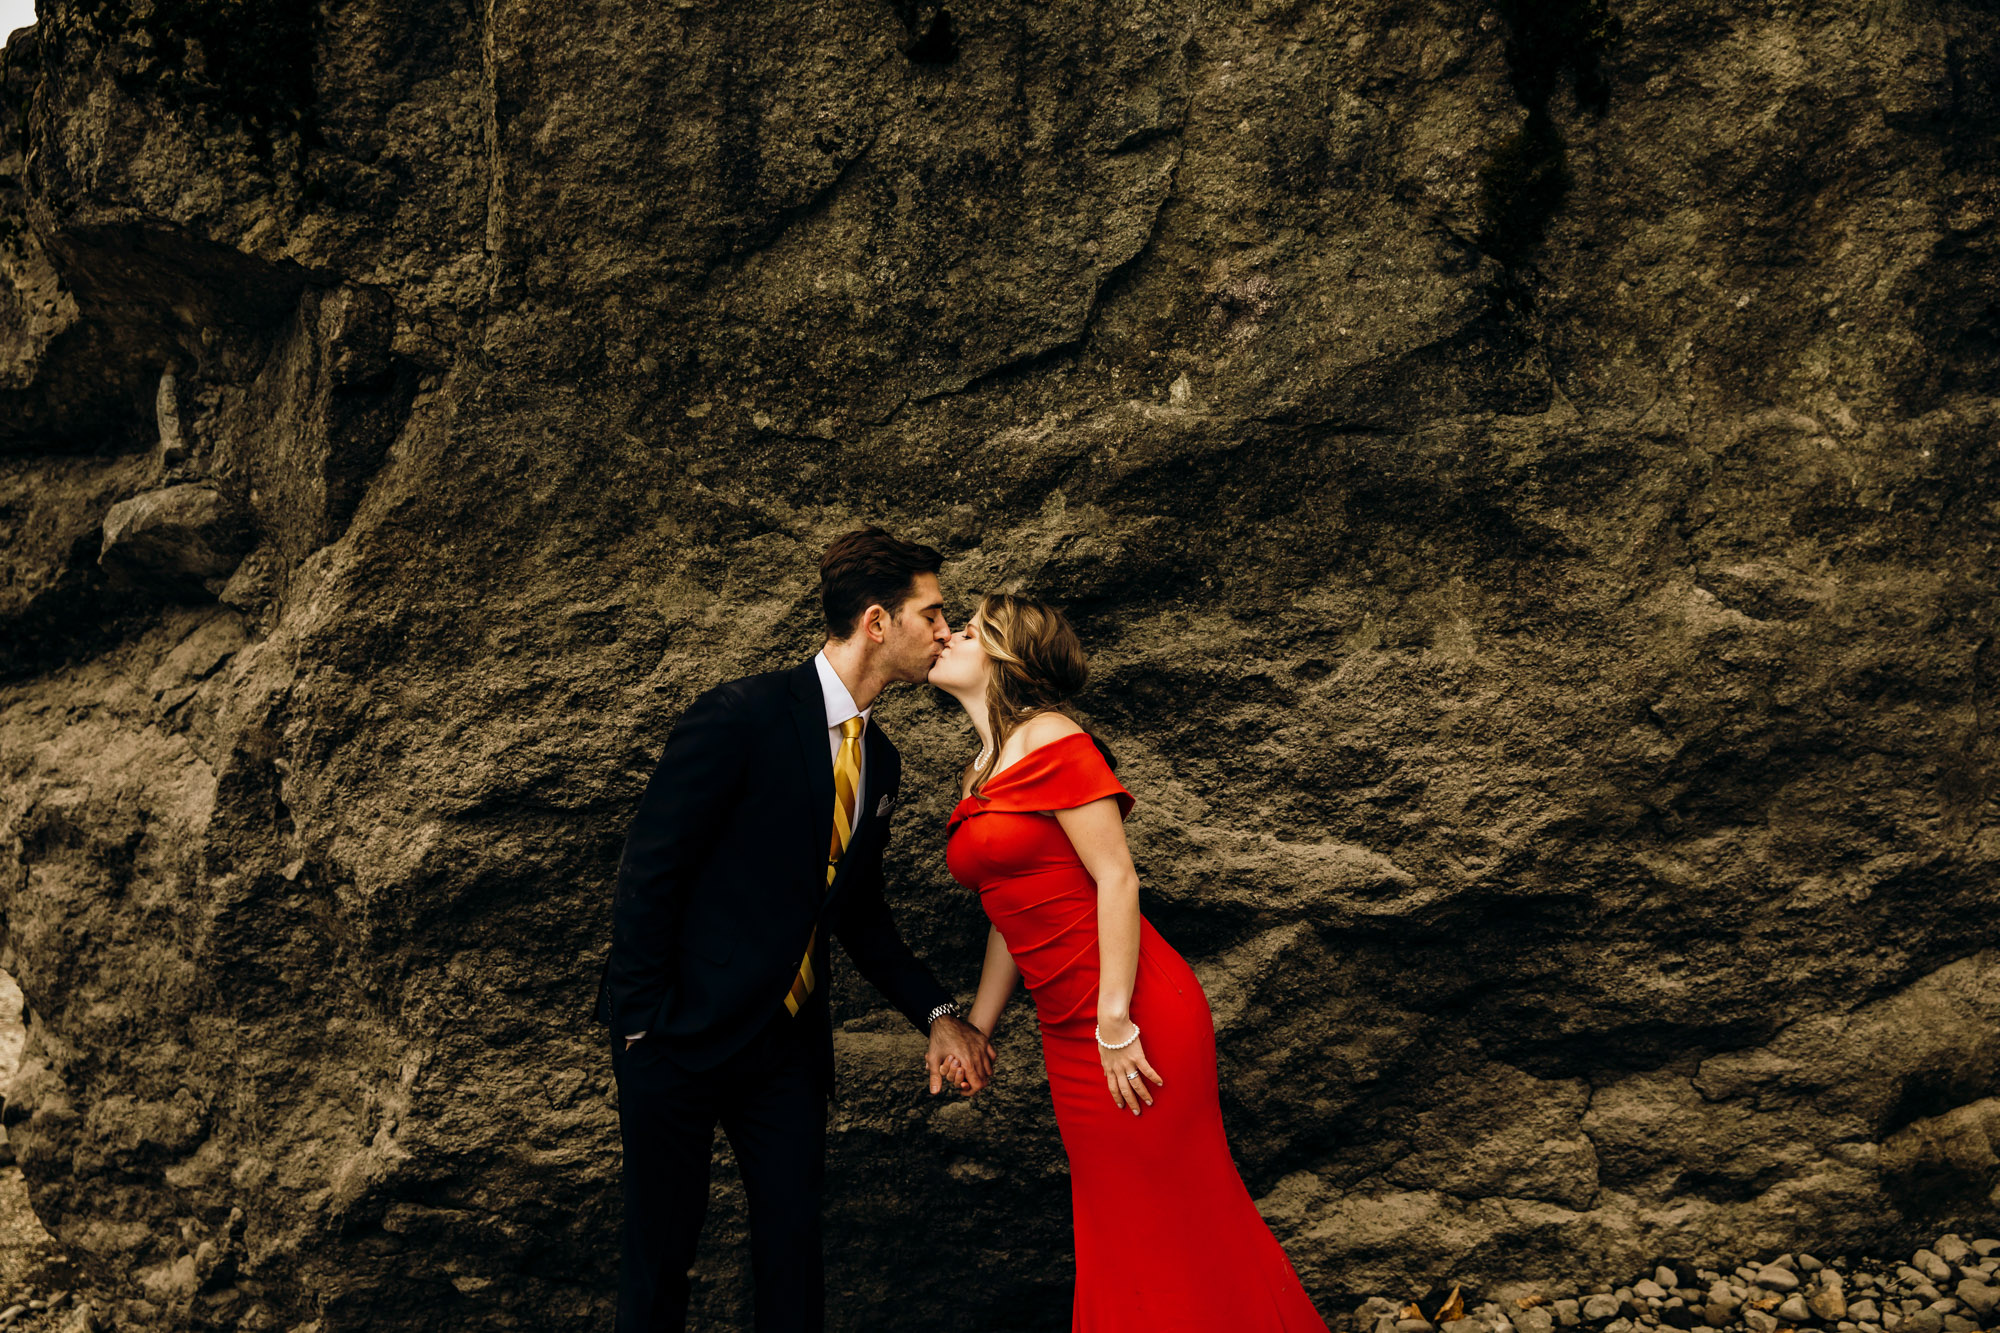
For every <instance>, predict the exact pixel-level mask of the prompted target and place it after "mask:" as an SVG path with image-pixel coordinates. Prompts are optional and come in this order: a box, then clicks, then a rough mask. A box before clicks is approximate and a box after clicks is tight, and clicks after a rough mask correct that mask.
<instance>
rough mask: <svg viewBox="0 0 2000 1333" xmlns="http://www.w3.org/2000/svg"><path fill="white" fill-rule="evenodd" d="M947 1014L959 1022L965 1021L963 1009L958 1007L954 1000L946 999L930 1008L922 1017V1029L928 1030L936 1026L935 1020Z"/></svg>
mask: <svg viewBox="0 0 2000 1333" xmlns="http://www.w3.org/2000/svg"><path fill="white" fill-rule="evenodd" d="M947 1014H949V1015H950V1016H951V1017H953V1018H956V1019H957V1020H958V1021H959V1022H961V1023H962V1022H964V1021H965V1010H963V1009H961V1008H959V1007H958V1002H957V1001H956V1000H946V1001H945V1002H944V1003H943V1004H941V1005H939V1006H938V1007H937V1008H935V1009H933V1010H931V1011H930V1014H929V1015H928V1016H927V1017H926V1018H925V1019H924V1030H925V1031H929V1030H930V1029H931V1028H933V1027H935V1026H937V1021H938V1020H939V1019H940V1018H943V1017H945V1016H946V1015H947Z"/></svg>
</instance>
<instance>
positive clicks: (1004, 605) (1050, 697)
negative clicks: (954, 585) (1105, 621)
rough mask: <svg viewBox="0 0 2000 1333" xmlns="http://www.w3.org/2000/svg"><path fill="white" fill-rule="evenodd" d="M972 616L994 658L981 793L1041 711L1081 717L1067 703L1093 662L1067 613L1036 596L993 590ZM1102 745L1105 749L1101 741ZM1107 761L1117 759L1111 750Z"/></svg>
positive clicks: (976, 785)
mask: <svg viewBox="0 0 2000 1333" xmlns="http://www.w3.org/2000/svg"><path fill="white" fill-rule="evenodd" d="M972 620H973V623H974V624H975V625H977V626H978V630H979V643H980V646H981V647H982V648H984V649H985V650H986V655H987V656H988V657H989V658H991V659H992V660H993V671H992V674H991V675H990V676H989V677H988V679H987V682H986V717H987V722H988V725H989V728H990V730H991V731H992V733H993V749H992V751H991V752H990V753H988V754H987V756H986V762H985V763H983V764H981V765H980V766H979V770H978V772H976V773H974V774H973V777H972V790H973V791H974V792H977V791H978V790H979V789H980V788H981V787H983V786H985V785H986V779H988V778H990V777H992V776H993V774H994V771H995V770H996V769H998V768H999V766H1000V750H1001V748H1002V747H1003V746H1005V745H1006V744H1007V738H1008V737H1009V736H1012V735H1013V734H1014V733H1015V732H1016V731H1018V730H1019V729H1020V727H1021V724H1022V723H1024V722H1026V721H1027V720H1028V719H1029V718H1031V717H1035V716H1037V715H1038V714H1041V713H1061V714H1062V715H1063V716H1065V717H1068V718H1070V720H1071V721H1075V720H1076V719H1075V716H1074V715H1073V714H1071V713H1070V711H1069V710H1068V709H1067V708H1065V707H1064V706H1063V705H1064V704H1065V703H1066V702H1067V701H1068V700H1069V699H1070V697H1071V696H1073V695H1075V694H1076V693H1077V692H1078V691H1079V690H1081V689H1082V688H1083V686H1084V682H1085V681H1087V680H1089V679H1090V663H1089V661H1088V659H1086V658H1085V657H1084V655H1083V641H1082V640H1080V639H1078V638H1077V637H1076V631H1075V630H1073V629H1071V628H1070V624H1069V621H1067V620H1065V619H1064V618H1063V613H1062V612H1060V611H1058V610H1056V608H1055V607H1053V606H1050V605H1049V604H1048V603H1047V602H1044V601H1041V600H1039V599H1037V598H1034V597H1024V596H1022V595H1021V594H1019V593H1011V592H989V593H987V594H986V595H985V596H984V597H982V598H980V599H979V609H978V610H976V611H974V612H973V613H972ZM1078 725H1079V726H1080V725H1082V724H1081V723H1078ZM1091 739H1092V740H1093V741H1096V737H1092V738H1091ZM1097 747H1098V749H1100V750H1103V749H1104V746H1103V743H1102V742H1097ZM1105 759H1106V761H1107V762H1114V761H1112V760H1111V758H1110V752H1109V751H1105Z"/></svg>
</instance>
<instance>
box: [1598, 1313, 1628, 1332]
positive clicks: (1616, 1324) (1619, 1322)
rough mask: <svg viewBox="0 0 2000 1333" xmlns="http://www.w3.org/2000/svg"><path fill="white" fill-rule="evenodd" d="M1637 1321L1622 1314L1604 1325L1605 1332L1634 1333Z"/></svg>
mask: <svg viewBox="0 0 2000 1333" xmlns="http://www.w3.org/2000/svg"><path fill="white" fill-rule="evenodd" d="M1634 1324H1635V1321H1634V1320H1631V1319H1628V1318H1626V1317H1624V1316H1623V1315H1620V1316H1619V1317H1618V1318H1616V1319H1614V1320H1612V1321H1611V1322H1610V1323H1608V1324H1606V1325H1605V1326H1604V1333H1632V1329H1633V1327H1634Z"/></svg>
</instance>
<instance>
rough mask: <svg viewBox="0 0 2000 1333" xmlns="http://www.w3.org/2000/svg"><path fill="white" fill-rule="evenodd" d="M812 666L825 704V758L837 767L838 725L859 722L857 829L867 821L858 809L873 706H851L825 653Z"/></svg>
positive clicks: (863, 788) (864, 788) (865, 785)
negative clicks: (850, 720) (815, 669)
mask: <svg viewBox="0 0 2000 1333" xmlns="http://www.w3.org/2000/svg"><path fill="white" fill-rule="evenodd" d="M813 665H814V666H815V667H817V668H819V692H820V697H821V698H822V699H824V700H825V701H826V745H827V757H828V758H830V759H832V760H833V761H834V762H835V763H836V764H837V763H839V762H840V724H841V723H843V722H845V721H847V719H848V718H850V717H858V718H860V719H861V735H862V736H863V738H864V740H863V743H862V746H861V768H860V769H859V771H857V772H856V773H855V775H854V802H855V810H854V815H855V819H854V827H855V828H857V829H859V828H860V827H861V823H862V821H863V820H865V819H867V818H868V812H867V811H866V810H864V809H862V808H861V806H862V805H863V804H864V802H863V801H862V799H861V793H863V792H865V791H867V790H868V745H867V742H866V740H865V738H866V737H867V735H868V715H869V714H870V713H872V712H874V711H875V706H874V705H873V704H870V705H869V706H868V707H866V708H856V707H855V706H854V696H853V695H851V694H849V693H848V692H847V687H846V686H845V685H843V684H841V683H840V673H839V672H837V671H835V670H834V669H833V663H831V662H829V661H827V660H826V654H825V653H824V652H822V653H820V654H819V655H818V656H816V657H814V658H813Z"/></svg>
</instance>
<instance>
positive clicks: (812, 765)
mask: <svg viewBox="0 0 2000 1333" xmlns="http://www.w3.org/2000/svg"><path fill="white" fill-rule="evenodd" d="M792 722H793V724H794V726H795V729H796V730H797V731H798V733H799V761H800V762H801V763H802V764H803V765H804V766H805V769H804V771H805V775H806V790H807V792H808V793H810V797H809V799H810V802H811V808H810V809H809V810H808V811H807V812H806V819H807V827H808V828H809V829H811V830H812V832H813V837H812V838H811V839H810V843H811V846H812V847H813V849H814V852H815V860H814V870H813V873H814V875H815V878H814V879H813V880H811V881H809V882H811V883H816V884H824V883H825V882H826V849H827V844H828V843H829V842H830V841H831V840H832V838H833V756H832V754H831V753H830V751H829V749H828V747H827V742H826V697H825V696H824V695H822V694H821V693H820V688H819V670H818V668H816V667H815V666H813V664H812V663H811V662H807V663H806V664H805V665H804V666H802V667H799V668H798V669H797V670H795V671H793V672H792Z"/></svg>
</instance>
